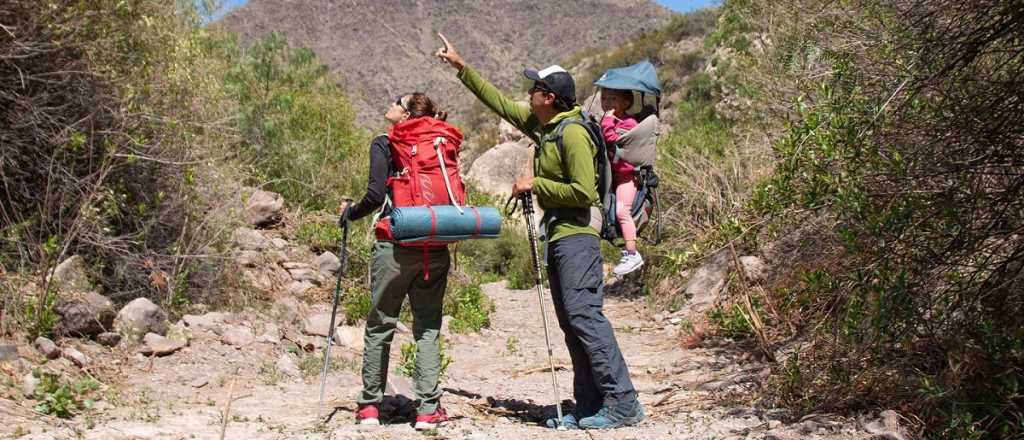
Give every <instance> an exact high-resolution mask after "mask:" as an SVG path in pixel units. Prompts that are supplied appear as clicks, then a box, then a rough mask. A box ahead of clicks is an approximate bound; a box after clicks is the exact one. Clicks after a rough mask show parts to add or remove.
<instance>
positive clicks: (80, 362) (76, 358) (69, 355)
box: [61, 347, 89, 368]
mask: <svg viewBox="0 0 1024 440" xmlns="http://www.w3.org/2000/svg"><path fill="white" fill-rule="evenodd" d="M61 356H63V357H64V359H67V360H69V361H71V362H72V363H74V364H75V365H77V366H78V367H79V368H84V367H86V366H88V365H89V358H88V357H86V356H85V354H83V353H82V352H80V351H78V350H77V349H75V348H74V347H64V350H62V351H61Z"/></svg>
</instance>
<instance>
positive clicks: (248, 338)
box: [220, 326, 256, 347]
mask: <svg viewBox="0 0 1024 440" xmlns="http://www.w3.org/2000/svg"><path fill="white" fill-rule="evenodd" d="M220 340H221V342H223V343H225V344H228V345H233V346H235V347H244V346H246V345H249V344H252V343H253V342H255V341H256V336H253V334H252V331H251V330H249V329H248V328H246V327H241V326H230V327H228V328H226V329H224V331H223V332H221V334H220Z"/></svg>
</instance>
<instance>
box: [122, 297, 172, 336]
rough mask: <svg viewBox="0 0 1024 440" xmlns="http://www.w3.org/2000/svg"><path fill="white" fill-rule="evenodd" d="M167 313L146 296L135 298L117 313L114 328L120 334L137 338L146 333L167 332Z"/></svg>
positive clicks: (159, 333) (161, 333)
mask: <svg viewBox="0 0 1024 440" xmlns="http://www.w3.org/2000/svg"><path fill="white" fill-rule="evenodd" d="M166 321H167V314H165V313H164V311H163V310H161V309H160V307H159V306H157V305H156V304H153V302H152V301H150V300H148V299H146V298H135V299H134V300H132V301H131V302H129V303H128V304H126V305H125V306H124V307H123V308H121V311H120V312H118V313H117V318H116V319H115V320H114V328H116V329H117V331H118V332H119V333H121V334H122V335H126V336H128V337H129V338H131V339H138V338H139V337H140V336H142V335H145V334H147V333H156V334H158V335H163V334H166V333H167V322H166Z"/></svg>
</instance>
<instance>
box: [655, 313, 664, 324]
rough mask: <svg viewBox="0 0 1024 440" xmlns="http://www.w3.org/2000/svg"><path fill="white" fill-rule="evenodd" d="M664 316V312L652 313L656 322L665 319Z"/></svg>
mask: <svg viewBox="0 0 1024 440" xmlns="http://www.w3.org/2000/svg"><path fill="white" fill-rule="evenodd" d="M666 316H667V315H665V313H664V312H662V313H658V314H656V315H654V320H655V321H656V322H661V321H664V320H665V317H666Z"/></svg>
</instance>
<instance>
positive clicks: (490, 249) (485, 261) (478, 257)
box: [459, 226, 534, 289]
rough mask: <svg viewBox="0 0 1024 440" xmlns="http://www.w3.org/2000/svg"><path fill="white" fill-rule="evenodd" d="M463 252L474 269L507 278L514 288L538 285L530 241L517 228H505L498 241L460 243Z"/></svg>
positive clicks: (509, 284)
mask: <svg viewBox="0 0 1024 440" xmlns="http://www.w3.org/2000/svg"><path fill="white" fill-rule="evenodd" d="M459 252H460V253H461V254H463V255H465V257H466V261H467V262H468V263H469V264H470V265H471V266H472V268H473V270H475V271H477V272H480V273H492V274H497V275H498V276H500V277H503V278H506V279H508V286H509V288H511V289H529V288H531V287H533V285H534V282H533V281H534V277H533V257H532V255H531V251H530V242H529V240H528V239H527V238H526V236H525V235H524V234H523V233H522V232H519V231H517V230H515V229H514V228H510V227H507V226H506V227H504V228H502V230H501V235H500V236H499V237H498V238H497V239H494V240H470V241H467V242H465V243H463V244H461V245H459Z"/></svg>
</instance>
